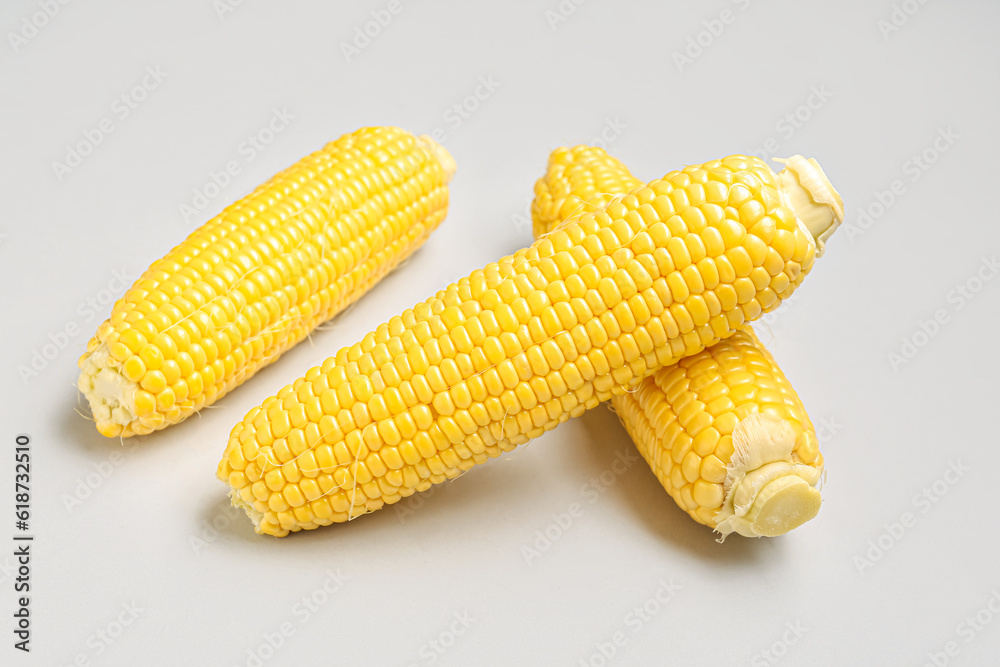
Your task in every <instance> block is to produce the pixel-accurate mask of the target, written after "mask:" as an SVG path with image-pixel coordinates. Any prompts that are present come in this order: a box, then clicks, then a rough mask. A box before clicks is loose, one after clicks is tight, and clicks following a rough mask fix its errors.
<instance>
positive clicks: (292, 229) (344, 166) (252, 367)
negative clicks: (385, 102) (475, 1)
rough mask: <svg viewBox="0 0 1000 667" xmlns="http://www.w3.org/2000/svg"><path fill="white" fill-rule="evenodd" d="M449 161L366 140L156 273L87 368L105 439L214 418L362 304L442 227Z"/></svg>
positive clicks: (285, 185)
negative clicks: (221, 405)
mask: <svg viewBox="0 0 1000 667" xmlns="http://www.w3.org/2000/svg"><path fill="white" fill-rule="evenodd" d="M454 172H455V161H454V160H453V159H452V157H451V155H449V154H448V151H446V150H445V149H444V148H443V147H442V146H440V145H439V144H438V143H437V142H435V141H434V140H433V139H431V138H430V137H426V136H423V137H415V136H413V135H412V134H410V133H408V132H406V131H404V130H401V129H399V128H395V127H368V128H362V129H361V130H358V131H357V132H354V133H351V134H347V135H344V136H343V137H341V138H340V139H338V140H336V141H334V142H331V143H329V144H327V145H326V146H325V147H323V148H322V149H320V150H319V151H316V152H315V153H313V154H312V155H308V156H306V157H305V158H303V159H302V160H299V162H297V163H296V164H294V165H292V166H291V167H289V168H288V169H286V170H284V171H282V172H281V173H279V174H277V175H276V176H274V177H273V178H272V179H271V180H269V181H268V182H266V183H264V184H263V185H261V186H260V187H258V188H257V189H256V190H255V191H254V192H252V193H251V194H249V195H247V196H246V197H244V198H243V199H241V200H239V201H237V202H236V203H234V204H232V205H230V206H228V207H227V208H226V209H225V210H224V211H222V212H221V213H220V214H219V215H217V216H215V217H214V218H212V219H211V220H209V221H208V222H207V223H205V224H204V225H202V226H201V227H200V228H199V229H197V230H196V231H195V232H194V233H192V234H191V235H190V236H189V237H188V238H187V239H186V240H185V241H184V242H183V243H181V244H180V245H179V246H177V247H176V248H174V249H173V250H171V251H170V252H169V253H168V254H167V255H166V256H165V257H163V258H162V259H160V260H158V261H156V262H155V263H154V264H153V265H152V266H151V267H150V268H149V269H148V270H147V271H146V272H145V273H144V274H143V276H142V277H141V278H140V279H139V280H138V281H136V283H135V284H134V285H132V287H131V288H130V289H129V290H128V292H127V293H126V294H125V296H124V297H123V298H122V299H120V300H119V301H118V302H116V303H115V306H114V308H113V309H112V312H111V316H110V317H109V318H108V320H107V321H105V322H104V323H103V324H101V326H100V327H99V328H98V330H97V333H96V334H95V335H94V337H93V338H92V339H91V340H90V342H89V343H88V345H87V352H86V353H85V354H84V355H83V356H82V357H81V358H80V361H79V365H80V369H81V373H80V378H79V380H78V382H77V386H78V388H79V390H80V391H81V392H83V394H84V395H85V396H86V397H87V400H88V401H89V402H90V407H91V411H92V412H93V415H94V419H95V421H96V423H97V430H98V431H99V432H100V433H101V434H103V435H105V436H109V437H116V436H122V437H128V436H131V435H136V434H145V433H150V432H152V431H154V430H157V429H160V428H164V427H166V426H169V425H171V424H176V423H178V422H180V421H182V420H183V419H185V418H187V417H189V416H190V415H192V414H194V413H195V412H198V411H199V410H200V409H201V408H203V407H205V406H207V405H211V404H212V403H213V402H215V400H216V399H218V398H219V397H221V396H223V395H225V394H226V393H227V392H229V391H231V390H232V389H233V388H235V387H236V386H238V385H239V384H241V383H242V382H243V381H245V380H246V379H248V378H249V377H251V376H252V375H253V374H254V373H255V372H256V371H257V370H259V369H260V368H262V367H263V366H265V365H267V364H269V363H271V362H272V361H274V360H275V359H277V358H278V357H279V356H280V355H281V354H282V353H283V352H284V351H285V350H287V349H289V348H290V347H292V346H293V345H295V344H296V343H298V342H299V341H301V340H302V339H303V338H305V337H306V336H307V335H308V334H309V332H311V331H312V330H313V329H314V328H315V327H316V326H318V325H319V324H320V323H322V322H324V321H326V320H328V319H330V318H331V317H333V316H334V315H336V314H337V313H338V312H340V311H341V310H343V309H344V308H345V307H346V306H347V305H349V304H350V303H352V302H353V301H354V300H356V299H357V298H358V297H359V296H360V295H361V294H363V293H364V292H365V291H366V290H367V289H368V288H370V287H371V286H372V285H373V284H374V283H376V282H377V281H378V280H380V279H381V278H382V277H384V276H385V275H386V274H388V273H389V272H390V271H392V270H393V269H394V268H395V267H396V266H398V265H399V263H400V262H402V261H403V260H404V259H406V258H407V257H408V256H409V255H410V254H411V253H413V252H414V251H415V250H416V249H417V248H418V247H420V245H421V244H422V243H423V241H424V240H426V238H427V237H428V236H429V235H430V233H431V232H432V231H433V230H434V229H435V228H436V227H437V226H438V225H439V224H440V223H441V221H442V220H443V219H444V216H445V213H446V211H447V208H448V189H447V183H448V181H449V180H450V179H451V177H452V175H453V174H454Z"/></svg>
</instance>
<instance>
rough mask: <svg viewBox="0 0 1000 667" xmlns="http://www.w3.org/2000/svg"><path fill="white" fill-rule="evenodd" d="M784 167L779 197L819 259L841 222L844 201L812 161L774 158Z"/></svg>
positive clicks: (797, 156) (781, 173)
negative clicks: (799, 223)
mask: <svg viewBox="0 0 1000 667" xmlns="http://www.w3.org/2000/svg"><path fill="white" fill-rule="evenodd" d="M774 161H775V162H780V163H782V164H784V165H785V168H784V169H782V170H781V171H780V172H779V173H778V184H779V188H780V191H781V194H782V195H783V196H784V197H786V198H787V201H788V203H787V205H788V206H789V207H790V208H791V209H792V210H794V211H795V216H796V217H797V218H798V219H799V220H801V221H802V222H803V223H804V224H805V226H806V228H807V229H808V230H809V233H811V234H812V235H813V238H814V239H815V241H816V256H817V257H822V256H823V251H824V250H825V249H826V240H827V239H828V238H830V236H831V235H832V234H833V233H834V232H835V231H837V227H840V224H841V223H842V222H844V200H843V199H841V198H840V193H838V192H837V191H836V190H835V189H834V187H833V185H832V184H831V183H830V179H828V178H827V177H826V174H825V173H823V169H822V168H821V167H820V166H819V163H818V162H816V159H815V158H809V159H806V158H804V157H802V156H801V155H793V156H792V157H790V158H775V159H774Z"/></svg>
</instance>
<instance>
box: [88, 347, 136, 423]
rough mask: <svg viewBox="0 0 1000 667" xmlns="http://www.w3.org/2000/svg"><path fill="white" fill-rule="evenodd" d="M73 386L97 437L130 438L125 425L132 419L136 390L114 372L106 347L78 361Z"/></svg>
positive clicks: (134, 413)
mask: <svg viewBox="0 0 1000 667" xmlns="http://www.w3.org/2000/svg"><path fill="white" fill-rule="evenodd" d="M76 386H77V389H79V390H80V392H81V393H82V394H83V395H84V396H85V397H86V398H87V402H88V403H89V404H90V411H91V414H93V416H94V422H95V423H96V425H97V430H98V432H100V434H101V435H103V436H106V437H109V438H117V437H118V436H121V435H124V436H130V435H133V433H132V430H131V429H130V428H129V426H128V425H129V424H131V423H132V421H133V420H134V419H135V418H136V407H135V400H134V399H135V394H136V391H137V390H138V389H139V386H138V385H137V384H136V383H134V382H130V381H129V380H128V379H126V378H125V377H124V376H123V375H122V374H121V373H119V372H118V371H117V370H116V369H115V367H114V365H112V363H111V362H110V354H109V353H108V350H107V347H101V348H98V349H97V350H95V351H94V352H93V354H91V355H89V356H87V357H86V358H82V359H81V360H80V377H79V379H78V380H77V383H76ZM126 431H127V432H126Z"/></svg>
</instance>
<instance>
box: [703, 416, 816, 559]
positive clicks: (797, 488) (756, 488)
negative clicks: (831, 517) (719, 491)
mask: <svg viewBox="0 0 1000 667" xmlns="http://www.w3.org/2000/svg"><path fill="white" fill-rule="evenodd" d="M795 440H796V434H795V429H794V428H793V426H792V425H791V424H790V423H789V422H788V421H786V420H784V419H781V418H779V417H774V416H772V415H768V414H763V413H756V414H752V415H750V416H748V417H746V418H744V419H743V420H741V421H740V423H739V424H738V425H737V426H736V428H735V429H734V430H733V434H732V443H733V455H732V458H731V459H730V461H729V465H728V466H727V468H726V481H725V493H726V495H725V499H724V500H723V503H722V509H721V510H719V514H718V515H717V517H716V521H717V524H716V530H717V531H718V532H720V533H721V534H722V538H723V539H724V538H725V537H726V536H727V535H730V534H732V533H734V532H735V533H739V534H740V535H743V536H745V537H775V536H777V535H782V534H784V533H787V532H788V531H790V530H792V529H794V528H797V527H798V526H801V525H802V524H803V523H805V522H806V521H809V520H810V519H812V518H813V517H815V516H816V514H817V513H818V512H819V507H820V503H821V497H820V493H819V491H818V490H817V489H816V488H815V486H816V485H817V484H818V483H819V481H820V479H821V477H822V467H821V466H812V465H806V464H804V463H800V462H797V461H796V460H795V457H794V455H793V450H794V449H795Z"/></svg>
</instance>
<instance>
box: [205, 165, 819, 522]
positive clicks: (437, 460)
mask: <svg viewBox="0 0 1000 667" xmlns="http://www.w3.org/2000/svg"><path fill="white" fill-rule="evenodd" d="M781 187H782V186H781V179H780V178H779V177H778V176H776V175H775V174H774V173H773V172H772V171H771V170H770V169H769V168H768V167H767V166H766V165H765V164H764V163H763V162H762V161H760V160H758V159H756V158H748V157H744V156H733V157H729V158H725V159H722V160H714V161H712V162H708V163H705V164H703V165H696V166H690V167H686V168H685V169H683V170H680V171H674V172H671V173H669V174H667V175H666V176H665V177H664V178H662V179H657V180H654V181H652V182H650V183H649V184H648V185H647V186H644V187H640V188H637V189H635V190H634V191H633V192H632V193H630V194H629V195H627V196H623V197H619V198H615V199H612V200H611V201H610V202H608V203H607V204H606V206H604V207H602V208H601V209H598V210H596V211H590V212H584V213H582V214H581V215H579V216H578V217H575V218H574V219H572V220H569V221H567V222H566V223H564V224H563V225H562V226H561V227H560V228H559V229H557V230H555V231H554V232H552V233H551V234H548V235H546V236H545V237H544V238H541V239H539V240H538V241H536V242H535V243H534V244H532V245H531V246H530V247H529V248H525V249H523V250H520V251H518V252H517V253H515V254H514V255H511V256H508V257H504V258H502V259H501V260H500V261H498V262H496V263H493V264H490V265H488V266H486V267H485V268H484V269H482V270H478V271H474V272H473V273H472V274H471V275H469V276H468V277H467V278H463V279H461V280H459V281H458V282H457V283H455V284H452V285H449V286H448V287H447V288H445V289H444V290H442V291H440V292H438V293H437V294H436V295H435V296H433V297H431V298H430V299H428V300H427V301H425V302H423V303H421V304H418V305H417V306H415V307H414V308H412V309H410V310H407V311H405V312H403V313H402V315H400V316H398V317H394V318H392V319H391V320H389V321H388V322H387V323H385V324H382V325H381V326H379V327H378V328H377V329H376V330H375V331H374V332H372V333H370V334H368V335H367V336H365V338H364V339H363V340H362V341H361V342H360V343H357V344H355V345H353V346H351V347H347V348H344V349H342V350H340V351H339V352H338V353H337V354H336V356H334V357H331V358H329V359H327V360H326V361H325V362H324V363H323V364H322V365H321V366H318V367H315V368H312V369H310V370H309V371H308V372H307V373H306V374H305V376H304V377H301V378H299V379H298V380H296V381H295V382H294V383H292V384H290V385H288V386H286V387H284V388H283V389H282V390H281V391H279V392H278V393H277V395H276V396H272V397H270V398H268V399H266V400H265V401H264V402H263V403H262V404H261V405H260V406H258V407H256V408H254V409H252V410H251V411H250V412H249V413H248V414H247V415H246V416H245V417H244V419H243V421H242V422H241V423H239V424H237V425H236V426H235V427H234V428H233V430H232V432H231V434H230V438H229V443H228V445H227V447H226V450H225V453H224V455H223V458H222V460H221V462H220V463H219V467H218V473H217V474H218V476H219V478H220V479H221V480H222V481H224V482H226V483H227V484H228V485H229V486H230V487H231V492H230V496H231V498H232V501H233V504H234V505H236V506H238V507H242V508H243V509H245V510H246V512H247V514H248V515H249V516H250V518H251V519H252V520H253V522H254V524H255V525H256V529H257V532H259V533H266V534H270V535H277V536H283V535H286V534H288V533H289V532H290V531H298V530H304V529H312V528H316V527H318V526H322V525H328V524H331V523H334V522H342V521H347V520H349V519H351V518H353V517H356V516H359V515H361V514H364V513H366V512H371V511H374V510H377V509H379V508H381V507H383V506H384V505H386V504H391V503H394V502H397V501H399V500H400V499H401V498H403V497H406V496H408V495H410V494H412V493H414V492H416V491H421V490H424V489H427V488H429V487H430V486H431V485H432V484H436V483H438V482H442V481H444V480H446V479H450V478H453V477H456V476H457V475H459V474H461V473H462V472H463V471H465V470H467V469H469V468H471V467H472V466H473V465H475V464H477V463H482V462H485V461H486V460H488V459H489V458H491V457H495V456H498V455H499V454H500V453H501V452H505V451H509V450H511V449H513V448H514V447H515V446H517V445H518V444H521V443H523V442H526V441H527V440H529V439H530V438H534V437H537V436H539V435H541V434H542V433H544V432H545V431H548V430H550V429H552V428H554V427H555V426H556V425H558V424H559V423H561V422H563V421H566V420H567V419H569V418H570V417H572V416H575V415H579V414H581V413H582V412H583V411H584V410H586V409H588V408H591V407H594V406H596V405H598V404H599V403H600V402H601V401H603V400H606V399H608V398H610V397H611V396H612V395H614V394H622V393H624V392H626V391H629V390H630V389H633V388H634V387H635V386H636V384H637V383H638V382H639V381H641V380H642V379H643V378H645V377H647V376H648V375H650V374H651V373H652V372H654V371H655V370H656V369H657V368H660V367H661V366H664V365H667V364H672V363H675V362H676V361H677V360H679V359H680V358H682V357H683V356H686V355H690V354H694V353H696V352H699V351H700V350H702V349H704V348H705V347H706V346H708V345H712V344H714V343H716V342H718V341H719V340H720V339H721V338H723V337H725V336H730V335H732V333H733V332H734V331H735V330H736V328H737V327H739V326H741V325H743V324H744V323H746V322H747V321H749V320H752V319H753V318H755V317H758V316H759V315H760V314H761V312H763V310H765V309H768V308H772V307H774V306H775V305H776V304H777V302H778V301H779V300H780V299H783V298H786V297H787V296H789V295H790V294H791V293H792V292H793V290H794V289H795V288H796V287H797V286H798V285H799V283H800V282H801V281H802V279H803V278H804V277H805V275H806V273H807V272H808V271H809V269H810V268H811V266H812V264H813V257H814V254H815V250H816V245H815V242H814V240H813V234H811V233H810V232H809V231H808V230H807V229H805V227H804V226H803V225H801V224H800V223H799V222H797V220H796V212H797V211H798V209H799V208H800V207H803V206H805V207H810V206H816V204H814V203H812V200H811V199H807V200H802V199H788V198H786V196H785V195H784V194H782V192H781ZM792 207H794V210H793V208H792ZM831 223H832V221H831ZM824 231H825V230H824ZM765 239H766V241H767V242H769V243H767V242H765Z"/></svg>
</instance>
